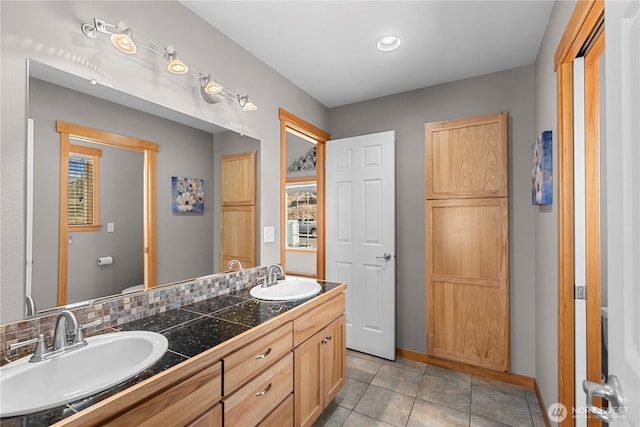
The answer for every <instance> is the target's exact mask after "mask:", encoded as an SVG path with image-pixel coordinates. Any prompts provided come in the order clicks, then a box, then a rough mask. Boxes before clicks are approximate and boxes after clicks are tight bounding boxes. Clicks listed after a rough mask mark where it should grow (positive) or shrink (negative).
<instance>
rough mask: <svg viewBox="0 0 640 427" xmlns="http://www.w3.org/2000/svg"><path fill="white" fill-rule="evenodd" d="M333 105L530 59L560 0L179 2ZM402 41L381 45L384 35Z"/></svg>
mask: <svg viewBox="0 0 640 427" xmlns="http://www.w3.org/2000/svg"><path fill="white" fill-rule="evenodd" d="M181 3H182V4H184V5H185V6H186V7H187V8H189V9H191V10H192V11H193V12H194V13H196V14H197V15H199V16H200V17H202V19H204V20H205V21H207V22H209V23H210V24H211V25H213V26H214V27H216V28H217V29H218V30H220V31H221V32H222V33H224V34H225V35H227V37H229V38H231V39H232V40H234V41H235V42H236V43H238V44H239V45H241V46H242V47H244V48H245V49H246V50H248V51H249V52H251V53H252V54H253V55H255V56H256V57H258V58H259V59H261V60H262V61H263V62H265V63H266V64H268V65H269V66H271V67H272V68H273V69H275V70H276V71H278V72H279V73H280V74H282V75H283V76H284V77H286V78H287V79H289V80H290V81H291V82H293V83H294V84H296V85H297V86H298V87H300V88H301V89H303V90H304V91H306V92H307V93H309V94H310V95H311V96H313V97H314V98H316V99H317V100H319V101H320V102H321V103H322V104H324V105H325V106H326V107H329V108H331V107H336V106H341V105H346V104H351V103H354V102H358V101H364V100H367V99H373V98H378V97H381V96H386V95H391V94H394V93H400V92H405V91H408V90H413V89H418V88H423V87H428V86H433V85H436V84H440V83H445V82H449V81H455V80H460V79H464V78H468V77H473V76H478V75H482V74H487V73H491V72H495V71H500V70H506V69H509V68H514V67H520V66H524V65H529V64H532V63H533V62H534V61H535V58H536V55H537V53H538V48H539V46H540V42H541V40H542V36H543V34H544V30H545V28H546V26H547V21H548V20H549V15H550V13H551V8H552V7H553V1H550V0H538V1H524V0H512V1H483V0H476V1H452V0H449V1H328V0H325V1H303V0H301V1H267V0H263V1H197V0H196V1H192V0H188V1H181ZM389 34H395V35H398V36H400V37H401V38H402V40H403V43H402V45H401V46H400V48H399V49H398V50H396V51H393V52H380V51H378V50H377V49H376V48H375V42H376V41H377V39H378V38H380V37H381V36H384V35H389Z"/></svg>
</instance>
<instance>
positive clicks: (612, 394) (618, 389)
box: [582, 375, 624, 423]
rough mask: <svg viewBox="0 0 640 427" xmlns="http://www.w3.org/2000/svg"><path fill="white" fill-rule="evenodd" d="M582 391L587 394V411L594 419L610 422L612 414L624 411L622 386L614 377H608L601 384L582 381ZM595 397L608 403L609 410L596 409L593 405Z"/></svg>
mask: <svg viewBox="0 0 640 427" xmlns="http://www.w3.org/2000/svg"><path fill="white" fill-rule="evenodd" d="M582 389H583V390H584V392H585V393H587V409H588V410H589V412H591V413H592V414H593V415H594V416H595V417H597V418H599V419H601V420H602V421H604V422H607V423H608V422H611V420H612V418H613V414H614V413H618V412H620V411H624V398H623V396H622V386H621V385H620V380H619V379H618V377H616V376H615V375H609V378H607V381H606V382H605V383H603V384H601V383H597V382H595V381H589V380H584V381H582ZM595 396H598V397H602V398H603V399H606V400H608V401H609V409H608V410H605V409H602V408H598V407H597V406H595V405H594V404H593V398H594V397H595Z"/></svg>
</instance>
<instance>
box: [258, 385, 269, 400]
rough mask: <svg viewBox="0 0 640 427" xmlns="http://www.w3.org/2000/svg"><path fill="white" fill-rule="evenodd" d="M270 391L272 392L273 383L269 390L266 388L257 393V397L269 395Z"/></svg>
mask: <svg viewBox="0 0 640 427" xmlns="http://www.w3.org/2000/svg"><path fill="white" fill-rule="evenodd" d="M269 390H271V383H269V385H268V386H267V388H265V389H264V390H262V391H259V392H257V393H256V397H260V396H264V395H265V394H267V393H268V392H269Z"/></svg>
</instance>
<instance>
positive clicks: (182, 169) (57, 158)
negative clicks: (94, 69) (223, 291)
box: [25, 60, 260, 311]
mask: <svg viewBox="0 0 640 427" xmlns="http://www.w3.org/2000/svg"><path fill="white" fill-rule="evenodd" d="M27 70H28V78H29V86H28V100H27V105H28V114H27V117H29V125H28V129H29V132H28V135H29V137H28V141H27V153H28V154H27V157H28V158H27V174H28V177H27V181H28V188H27V219H26V223H27V230H26V234H27V235H26V242H27V255H26V259H27V274H26V277H27V281H26V283H25V289H26V295H27V297H30V298H31V299H32V300H33V301H35V306H36V308H37V310H38V311H43V310H47V309H51V308H54V307H57V306H58V305H59V303H58V301H59V298H60V296H59V271H60V268H59V263H60V262H65V263H66V266H67V270H68V278H67V280H68V286H67V290H66V297H65V299H63V300H62V301H64V303H65V304H75V303H82V302H84V301H86V300H94V299H97V298H101V297H105V296H110V295H113V294H119V293H122V292H129V291H135V290H138V289H141V288H144V287H145V286H148V285H152V286H153V285H157V286H160V285H162V284H169V283H174V282H177V281H182V280H188V279H192V278H195V277H202V276H207V275H210V274H213V273H216V272H219V271H223V270H227V266H226V265H223V266H221V265H220V239H221V232H220V231H221V230H220V227H221V223H220V209H221V202H220V182H221V179H220V178H221V177H220V173H221V172H220V171H221V167H220V164H221V159H222V158H223V157H224V156H229V155H234V154H237V153H255V155H256V156H257V158H258V165H259V150H260V143H259V141H258V140H256V139H253V138H249V137H247V136H242V135H239V134H237V133H236V132H233V131H229V130H227V129H224V128H221V127H218V126H215V125H213V124H211V123H207V122H204V121H202V120H199V119H196V118H194V117H190V116H186V115H183V114H180V113H177V112H176V111H173V110H170V109H169V108H165V107H162V106H159V105H157V104H151V103H149V102H146V101H144V100H141V99H139V98H135V97H132V96H131V95H128V94H124V93H122V92H119V91H116V90H114V89H110V88H107V87H104V86H101V85H95V84H91V82H89V81H87V80H85V79H82V78H79V77H77V76H73V75H71V74H68V73H66V72H63V71H60V70H57V69H55V68H52V67H49V66H47V65H44V64H42V63H39V62H37V61H33V60H29V61H28V63H27ZM58 122H66V123H67V124H69V123H71V124H74V125H79V126H80V127H84V128H90V129H94V130H98V131H104V132H106V133H109V134H114V135H121V136H126V137H127V138H132V139H135V140H142V141H147V142H150V143H153V144H156V145H157V153H155V165H154V166H155V176H153V177H151V178H150V177H149V176H145V170H147V169H146V166H145V165H146V163H145V162H146V161H147V160H145V158H146V154H145V150H131V149H127V148H126V147H122V146H118V144H108V143H107V144H105V143H104V141H97V140H92V138H82V137H79V138H74V137H73V136H72V135H70V138H69V144H70V145H71V146H72V147H74V149H75V150H76V151H79V153H76V154H77V156H76V157H78V158H79V159H80V161H81V162H82V159H83V158H89V157H94V155H97V157H96V159H97V162H99V163H98V164H99V167H97V169H98V170H99V175H96V176H97V178H96V180H97V181H98V182H99V185H98V187H99V192H98V193H97V196H96V200H95V202H97V203H98V205H99V210H98V215H99V224H98V227H96V228H94V229H89V231H87V230H82V229H80V230H77V231H76V230H70V232H69V233H68V235H66V237H64V238H63V239H60V236H61V230H60V229H61V226H60V206H61V190H60V188H61V187H60V186H61V184H60V174H61V168H62V166H61V142H60V141H61V135H62V133H60V132H59V130H58V129H57V125H56V124H57V123H58ZM96 153H98V154H96ZM62 164H63V165H64V163H62ZM69 164H70V163H69ZM258 167H259V166H258ZM65 173H66V172H65ZM255 176H259V173H258V171H256V175H255ZM147 179H152V183H151V184H149V185H150V186H151V187H149V188H147V187H146V185H147V184H145V180H147ZM181 180H182V181H181ZM181 183H182V184H184V185H186V186H190V187H194V190H197V191H194V192H193V194H194V199H193V200H187V201H186V203H187V204H188V203H193V202H198V203H199V202H203V203H202V204H199V205H198V206H197V209H188V208H186V209H185V208H184V207H182V209H180V208H178V209H176V203H178V204H180V203H182V202H184V200H182V199H181V200H180V201H177V200H176V194H177V193H176V191H179V189H180V188H181V186H182V184H181ZM195 187H198V188H195ZM149 192H153V193H154V196H155V203H154V204H155V208H154V212H153V215H151V216H153V218H154V221H155V230H156V232H155V239H154V240H155V242H154V243H153V250H154V251H155V260H156V262H155V267H154V270H155V271H153V272H150V271H145V253H147V251H149V246H148V244H147V243H144V242H145V239H146V237H145V233H146V231H145V230H147V228H145V221H147V219H148V218H149V217H150V214H149V213H145V200H148V194H149ZM258 194H259V192H258ZM199 197H202V200H196V199H198V198H199ZM200 208H202V209H200ZM255 227H256V231H257V224H255ZM257 235H258V233H257V232H256V233H255V236H256V237H255V238H256V239H257ZM63 242H64V244H65V245H66V248H65V249H67V254H68V259H67V260H62V261H61V258H60V253H61V252H64V251H61V250H60V246H59V245H61V244H62V243H63ZM257 243H258V242H257V241H256V245H254V247H255V248H256V250H258V249H257V248H259V244H257ZM98 259H102V261H103V262H101V263H98ZM255 259H256V260H257V262H256V264H259V259H260V258H259V254H256V257H255ZM105 261H106V262H105ZM245 267H246V266H245ZM154 276H155V279H154V280H149V279H148V277H154Z"/></svg>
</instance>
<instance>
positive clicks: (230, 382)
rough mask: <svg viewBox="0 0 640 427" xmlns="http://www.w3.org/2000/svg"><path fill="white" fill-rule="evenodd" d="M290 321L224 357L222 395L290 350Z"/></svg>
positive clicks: (228, 392)
mask: <svg viewBox="0 0 640 427" xmlns="http://www.w3.org/2000/svg"><path fill="white" fill-rule="evenodd" d="M291 328H292V326H291V322H288V323H287V324H285V325H282V326H281V327H280V328H278V329H276V330H275V331H273V332H271V333H268V334H267V335H265V336H263V337H262V338H259V339H257V340H256V341H254V342H252V343H251V344H249V345H247V346H246V347H243V348H242V349H240V350H238V351H236V352H234V353H231V354H230V355H229V356H225V357H224V393H223V394H224V395H225V396H226V395H228V394H231V392H233V391H234V390H235V389H236V388H238V387H239V386H241V385H242V384H244V383H245V382H247V381H248V380H249V379H251V378H253V377H255V376H256V374H258V373H259V372H261V371H263V370H264V369H266V368H267V367H269V366H271V365H273V364H274V363H275V362H276V361H277V360H278V359H280V358H281V357H282V356H284V355H285V354H287V353H288V352H289V351H291V348H292V343H293V339H292V329H291Z"/></svg>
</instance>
